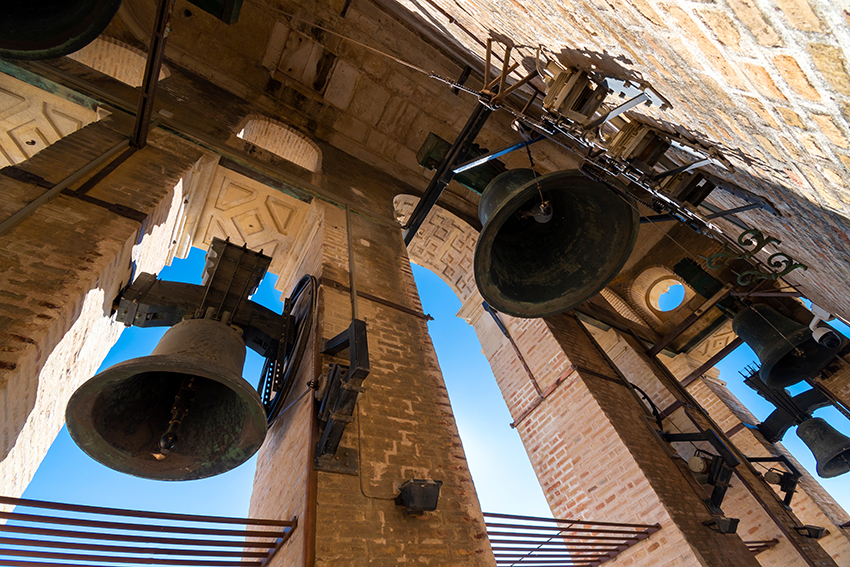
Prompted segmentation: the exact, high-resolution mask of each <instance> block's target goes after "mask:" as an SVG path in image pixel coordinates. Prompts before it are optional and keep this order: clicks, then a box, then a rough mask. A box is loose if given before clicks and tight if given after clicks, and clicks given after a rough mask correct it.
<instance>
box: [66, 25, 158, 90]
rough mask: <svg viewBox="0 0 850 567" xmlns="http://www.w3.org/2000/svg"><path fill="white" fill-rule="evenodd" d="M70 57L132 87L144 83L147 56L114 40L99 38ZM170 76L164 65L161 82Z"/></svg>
mask: <svg viewBox="0 0 850 567" xmlns="http://www.w3.org/2000/svg"><path fill="white" fill-rule="evenodd" d="M68 57H69V58H71V59H74V60H75V61H79V62H80V63H82V64H83V65H86V66H88V67H91V68H92V69H94V70H95V71H100V72H101V73H103V74H104V75H109V76H110V77H112V78H114V79H117V80H119V81H121V82H122V83H124V84H127V85H130V86H131V87H140V86H142V82H143V81H144V77H145V62H146V60H147V54H145V52H144V51H141V50H140V49H136V48H135V47H131V46H129V45H127V44H125V43H122V42H120V41H117V40H115V39H112V38H108V37H107V38H100V37H99V38H97V39H95V40H94V41H93V42H91V43H90V44H88V45H87V46H85V47H84V48H82V49H80V50H79V51H75V52H74V53H71V54H70V55H68ZM170 75H171V71H169V70H168V68H167V67H165V66H164V65H163V67H162V70H161V71H160V72H159V80H160V81H161V80H163V79H165V78H167V77H169V76H170Z"/></svg>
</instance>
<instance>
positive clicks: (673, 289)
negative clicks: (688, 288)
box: [649, 278, 685, 312]
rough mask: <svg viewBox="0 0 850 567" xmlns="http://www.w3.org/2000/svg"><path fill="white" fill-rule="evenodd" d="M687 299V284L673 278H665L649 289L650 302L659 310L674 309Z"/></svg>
mask: <svg viewBox="0 0 850 567" xmlns="http://www.w3.org/2000/svg"><path fill="white" fill-rule="evenodd" d="M684 301H685V286H683V285H682V284H681V283H679V281H678V280H675V279H673V278H669V279H663V280H661V281H660V282H658V283H656V284H655V285H654V286H652V289H650V290H649V303H650V305H652V307H653V308H655V309H657V310H658V311H665V312H666V311H672V310H674V309H676V308H677V307H679V306H680V305H681V304H682V302H684Z"/></svg>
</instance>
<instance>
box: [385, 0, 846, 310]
mask: <svg viewBox="0 0 850 567" xmlns="http://www.w3.org/2000/svg"><path fill="white" fill-rule="evenodd" d="M399 3H400V4H401V5H402V6H404V8H405V9H406V10H407V11H408V14H409V17H410V18H411V19H412V21H413V22H415V25H417V26H418V27H419V28H420V29H423V30H430V31H431V32H432V33H434V34H436V35H441V36H443V37H448V38H450V40H451V41H454V42H457V43H458V44H460V45H462V46H463V47H464V48H465V49H467V50H468V51H470V52H472V53H474V54H476V55H477V56H478V57H479V58H481V59H483V54H484V49H483V45H484V44H483V41H482V40H483V39H485V38H487V37H488V36H489V34H490V33H491V31H492V32H496V33H500V34H505V35H507V36H508V37H509V38H510V39H512V40H513V41H514V42H515V43H516V44H517V48H516V49H515V50H514V52H513V53H514V55H513V58H514V60H515V61H518V62H519V61H522V60H526V61H527V60H530V58H533V57H534V51H535V49H536V48H537V46H538V45H542V46H543V48H544V49H545V50H548V51H549V52H550V53H551V54H554V55H557V56H560V57H561V59H562V60H563V61H564V62H565V63H566V64H585V65H587V66H589V65H591V64H594V65H595V66H596V69H597V70H602V71H608V72H612V73H616V74H618V75H621V76H631V77H637V78H642V79H644V80H646V81H648V82H649V83H650V84H652V85H653V86H654V87H655V88H656V89H657V90H659V92H661V93H662V94H663V95H664V96H665V97H667V98H668V99H669V100H670V102H671V104H672V109H670V110H667V111H663V112H661V111H655V110H653V109H649V110H646V111H644V110H642V111H641V112H646V113H647V114H648V117H649V118H651V119H657V120H659V121H661V122H664V123H666V124H667V126H668V127H671V128H675V129H676V130H677V131H679V132H681V133H686V134H688V135H690V136H693V137H695V138H696V139H701V140H704V141H706V142H708V143H710V144H714V145H716V146H717V147H718V148H719V149H720V150H721V151H722V152H724V153H725V155H726V156H727V157H728V158H729V160H730V161H731V163H732V166H733V170H731V171H728V172H723V171H720V170H717V173H719V174H721V176H726V177H728V178H729V179H730V180H732V181H733V182H734V183H737V184H739V185H740V186H741V187H743V188H744V189H747V190H750V191H753V192H754V193H756V194H758V195H762V196H764V197H766V198H768V199H769V200H771V201H772V202H773V204H774V205H776V207H777V209H778V210H779V212H780V213H781V215H782V216H781V217H776V216H773V215H771V214H770V213H767V212H763V211H749V212H746V213H742V214H740V215H739V216H740V217H741V218H742V219H743V220H744V222H746V223H748V224H750V225H751V226H754V227H757V228H760V229H762V230H763V231H765V232H767V233H770V234H772V235H774V236H777V237H778V238H779V239H780V240H782V245H781V246H780V248H781V250H783V251H786V252H788V253H789V254H790V255H791V256H793V257H794V258H795V259H797V260H799V261H802V262H803V263H805V264H806V265H808V267H809V269H808V271H806V272H801V271H797V272H795V273H794V274H793V275H792V276H791V277H790V281H792V282H793V283H796V284H800V285H801V286H803V289H805V293H806V294H807V295H809V296H810V299H813V300H814V301H815V302H816V303H818V304H819V305H820V304H823V305H825V306H827V308H828V309H831V310H833V311H835V312H839V313H841V314H842V315H843V316H844V318H845V319H847V318H848V317H850V305H849V304H848V302H847V298H846V294H844V293H843V291H842V290H843V289H844V288H845V287H846V286H845V284H846V273H847V272H848V268H850V265H848V264H847V263H846V262H845V261H843V260H841V259H840V258H841V257H844V256H846V254H847V252H848V250H850V240H848V237H847V234H848V233H850V230H848V229H850V225H848V220H847V219H848V214H850V197H848V195H850V193H849V192H848V186H847V181H846V180H847V176H848V172H850V142H848V136H849V135H850V74H849V73H850V39H848V38H850V35H848V34H850V21H848V16H847V10H846V6H843V5H842V4H840V3H834V2H829V1H827V0H778V1H775V2H754V1H747V0H718V1H716V2H711V3H705V2H697V1H690V2H684V3H683V2H669V1H666V0H607V1H605V0H590V1H587V0H570V1H567V2H560V3H558V4H557V6H555V5H549V4H545V5H544V4H532V5H526V4H523V5H522V6H520V5H519V4H517V3H503V2H496V1H492V0H482V1H480V2H476V3H475V4H474V5H473V6H459V5H457V4H456V3H453V2H450V1H449V0H433V1H429V2H415V1H412V0H400V2H399ZM522 68H523V67H521V69H522ZM709 201H710V202H712V203H713V204H715V205H717V206H720V207H721V208H723V209H726V208H732V207H735V206H741V205H742V204H744V203H743V201H741V200H740V199H738V198H737V197H734V196H732V195H731V194H728V193H725V192H723V191H715V192H714V193H713V194H712V196H711V197H710V198H709ZM721 225H722V226H723V227H724V229H726V230H728V231H729V233H730V234H732V235H733V236H734V235H737V234H738V233H739V232H740V230H741V229H739V228H737V227H734V226H732V225H731V224H729V223H726V222H723V221H721ZM768 251H770V252H771V253H772V252H774V251H776V249H775V248H773V247H768ZM828 251H834V253H830V252H828Z"/></svg>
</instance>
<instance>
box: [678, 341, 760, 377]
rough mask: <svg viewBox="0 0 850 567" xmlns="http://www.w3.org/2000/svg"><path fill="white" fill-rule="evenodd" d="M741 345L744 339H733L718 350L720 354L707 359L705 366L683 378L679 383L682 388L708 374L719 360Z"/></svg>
mask: <svg viewBox="0 0 850 567" xmlns="http://www.w3.org/2000/svg"><path fill="white" fill-rule="evenodd" d="M743 343H744V339H742V338H741V337H735V338H734V339H733V340H732V341H730V342H729V344H728V345H726V346H725V347H723V348H722V349H721V350H720V352H718V353H717V354H715V355H714V356H712V357H711V358H709V359H708V360H707V361H706V362H705V364H703V365H702V366H700V367H699V368H697V369H696V370H694V371H693V372H691V373H690V374H688V375H687V376H686V377H685V378H683V379H682V381H681V384H682V386H684V387H685V388H687V387H688V386H690V384H691V382H693V381H694V380H696V379H697V378H699V377H700V376H702V375H703V374H705V373H706V372H708V370H709V369H710V368H711V367H712V366H714V365H715V364H717V363H718V362H720V361H721V360H723V359H724V358H726V357H727V356H728V355H729V354H730V353H731V352H732V351H733V350H735V349H736V348H738V347H739V346H741V345H742V344H743Z"/></svg>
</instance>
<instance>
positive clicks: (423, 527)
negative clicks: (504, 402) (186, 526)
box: [251, 202, 495, 566]
mask: <svg viewBox="0 0 850 567" xmlns="http://www.w3.org/2000/svg"><path fill="white" fill-rule="evenodd" d="M311 207H313V208H315V209H316V210H317V211H318V212H319V213H320V215H319V216H318V220H317V221H316V222H318V223H319V228H318V230H316V231H315V232H314V233H313V234H312V236H310V238H311V240H312V241H311V242H310V244H309V245H308V246H304V247H302V249H303V250H305V253H304V256H303V259H302V260H301V261H300V262H299V263H298V267H297V269H296V270H297V271H298V275H299V276H300V274H301V273H312V274H314V275H316V276H317V277H320V278H321V281H322V286H321V293H320V298H321V300H320V304H319V313H318V322H317V327H316V331H315V333H316V334H315V336H314V340H313V344H314V345H315V349H316V351H317V354H318V350H319V349H320V345H321V344H322V343H323V341H324V340H326V339H329V338H331V337H333V336H335V335H336V334H338V333H339V332H341V331H343V330H344V329H346V328H347V327H348V326H349V324H350V322H351V304H350V295H349V292H348V291H347V287H348V282H349V276H348V253H347V237H346V222H347V221H346V213H345V210H344V209H340V208H338V207H335V206H333V205H328V204H324V203H319V202H314V204H313V205H311ZM309 216H310V215H308V217H309ZM349 218H350V219H351V222H352V227H351V230H352V234H353V238H352V241H353V247H354V258H355V265H356V269H355V273H356V278H357V280H356V281H357V289H358V292H360V293H362V294H363V295H364V296H365V297H363V296H361V297H360V299H359V302H358V306H359V317H360V319H363V320H365V321H366V326H367V332H368V342H369V354H370V363H371V372H370V374H369V376H368V377H367V379H366V380H365V382H364V384H363V387H364V388H365V392H363V393H362V394H361V395H360V399H359V401H358V403H357V407H356V409H355V414H354V419H353V421H352V422H351V423H349V424H348V426H347V428H346V430H345V434H344V436H343V438H342V441H341V445H340V451H341V452H346V451H348V452H349V453H356V454H357V457H358V471H357V472H356V474H343V473H335V472H327V471H321V470H319V471H317V470H315V469H314V467H313V457H312V453H313V449H314V445H315V441H316V439H317V437H316V436H317V433H318V432H317V430H316V411H317V407H318V404H317V403H316V402H315V401H314V399H313V396H308V397H305V398H303V399H302V400H301V402H299V403H298V404H297V405H296V406H294V407H293V409H291V410H289V411H288V412H287V413H286V415H284V416H282V417H281V418H279V419H278V421H277V422H276V423H275V424H274V426H273V427H272V430H271V431H270V434H269V439H268V440H267V442H266V444H265V445H264V447H263V449H262V451H261V455H260V458H259V461H258V468H257V477H256V480H255V487H254V497H253V499H252V506H251V514H252V515H258V516H266V517H268V516H271V517H281V518H287V519H288V518H291V517H293V516H297V517H298V519H299V528H298V530H297V532H296V537H295V538H294V539H293V541H290V542H289V543H288V544H287V546H286V549H284V550H282V553H281V555H280V558H279V559H277V560H276V564H277V565H333V566H349V565H350V566H359V565H364V566H365V565H370V566H372V565H378V566H380V565H387V566H389V565H393V566H395V565H399V564H415V565H433V566H448V565H458V566H460V565H463V566H476V565H482V566H483V565H488V566H492V565H494V564H495V561H494V559H493V555H492V552H491V551H490V547H489V542H488V539H487V536H486V533H485V526H484V521H483V517H482V515H481V511H480V509H479V504H478V499H477V496H476V494H475V489H474V487H473V485H472V479H471V477H470V474H469V471H468V468H467V464H466V458H465V456H464V452H463V448H462V446H461V443H460V438H459V437H458V433H457V427H456V425H455V421H454V417H453V415H452V411H451V406H450V404H449V400H448V396H447V393H446V389H445V386H444V383H443V379H442V375H441V373H440V369H439V365H438V362H437V357H436V354H435V352H434V349H433V346H432V344H431V341H430V338H429V336H428V328H427V324H426V320H425V319H424V317H422V316H421V311H422V308H421V304H420V302H419V298H418V294H417V292H416V286H415V283H414V281H413V276H412V272H411V270H410V264H409V260H408V257H407V251H406V249H405V246H404V243H403V241H402V239H401V233H400V231H399V229H398V228H397V227H393V226H388V225H384V224H380V223H377V222H375V221H374V220H371V219H368V218H366V217H363V216H360V215H356V214H353V215H351V216H350V217H349ZM305 233H306V232H305ZM290 279H291V280H293V281H295V280H297V277H295V278H292V277H291V278H290ZM340 284H341V285H340ZM370 298H371V299H370ZM375 298H377V299H379V300H380V301H377V300H375ZM346 356H347V354H346ZM346 360H347V359H345V358H343V359H338V361H339V362H343V363H344V362H345V361H346ZM330 361H331V359H329V358H328V357H324V356H317V363H316V364H315V365H312V364H308V363H305V366H306V368H305V369H304V370H303V372H302V377H301V379H300V382H299V383H298V384H296V386H295V387H294V388H293V392H294V394H293V396H295V395H297V394H299V393H300V392H301V391H302V390H303V389H304V388H305V386H304V382H305V381H306V380H307V379H308V378H312V377H315V375H316V374H318V373H319V372H327V365H328V363H329V362H330ZM338 454H339V453H338ZM351 472H353V471H351ZM412 478H417V479H433V480H440V481H442V482H443V486H442V490H441V493H440V500H439V504H438V507H437V510H436V511H435V512H426V513H425V514H424V515H422V516H408V515H407V514H406V512H405V510H404V508H403V507H400V506H397V505H396V504H395V502H394V500H395V497H396V495H397V494H398V493H399V490H398V487H399V485H400V484H401V483H402V482H404V481H406V480H409V479H412Z"/></svg>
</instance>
